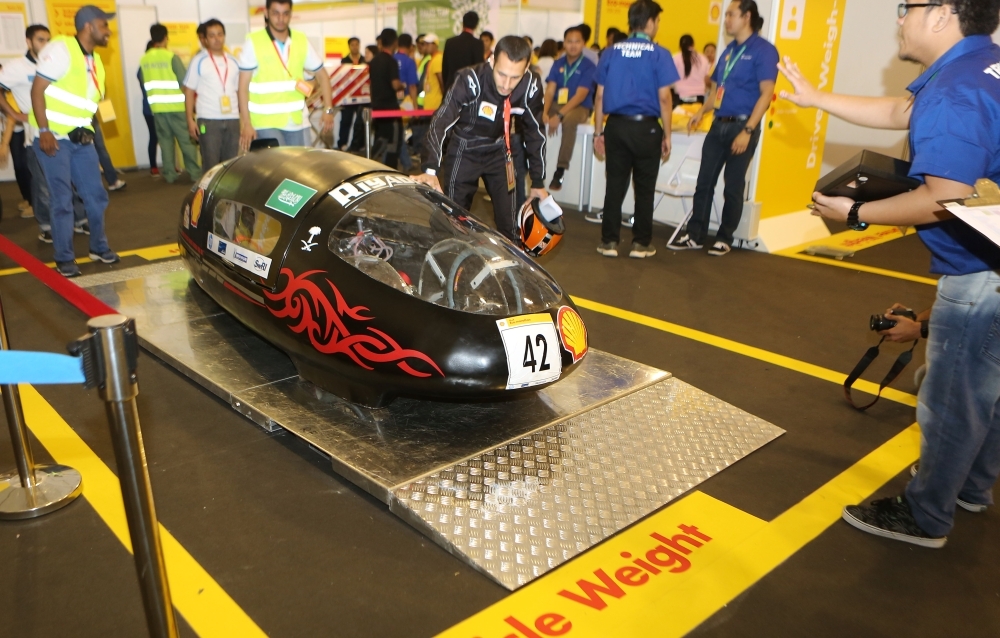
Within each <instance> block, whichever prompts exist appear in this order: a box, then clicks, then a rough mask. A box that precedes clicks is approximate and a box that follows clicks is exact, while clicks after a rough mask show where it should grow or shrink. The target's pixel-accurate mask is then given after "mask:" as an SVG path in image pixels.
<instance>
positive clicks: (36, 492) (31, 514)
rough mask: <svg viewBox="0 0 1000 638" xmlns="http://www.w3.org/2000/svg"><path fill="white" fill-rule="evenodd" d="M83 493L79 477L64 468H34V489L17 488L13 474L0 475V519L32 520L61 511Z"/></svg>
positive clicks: (49, 466)
mask: <svg viewBox="0 0 1000 638" xmlns="http://www.w3.org/2000/svg"><path fill="white" fill-rule="evenodd" d="M82 492H83V477H81V476H80V473H79V472H77V471H76V470H74V469H73V468H71V467H66V466H65V465H36V466H35V487H21V478H20V477H19V476H18V474H17V472H8V473H6V474H0V519H2V520H18V519H23V518H35V517H36V516H41V515H43V514H48V513H49V512H54V511H56V510H57V509H60V508H62V507H65V506H66V505H69V504H70V503H72V502H73V500H74V499H75V498H76V497H77V496H79V495H80V494H81V493H82Z"/></svg>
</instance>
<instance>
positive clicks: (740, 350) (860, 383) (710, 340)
mask: <svg viewBox="0 0 1000 638" xmlns="http://www.w3.org/2000/svg"><path fill="white" fill-rule="evenodd" d="M573 301H574V302H575V303H576V305H577V306H579V307H580V308H585V309H587V310H593V311H594V312H600V313H602V314H606V315H610V316H612V317H616V318H618V319H624V320H625V321H631V322H633V323H637V324H640V325H643V326H647V327H649V328H654V329H656V330H662V331H663V332H669V333H670V334H674V335H677V336H679V337H685V338H687V339H692V340H694V341H699V342H701V343H704V344H707V345H710V346H715V347H716V348H722V349H723V350H729V351H730V352H735V353H737V354H742V355H744V356H747V357H751V358H753V359H758V360H760V361H764V362H767V363H770V364H773V365H776V366H780V367H782V368H787V369H789V370H794V371H796V372H801V373H802V374H807V375H809V376H811V377H816V378H817V379H823V380H824V381H829V382H831V383H836V384H837V385H844V380H845V379H846V378H847V375H846V374H844V373H842V372H837V371H836V370H830V369H829V368H824V367H821V366H817V365H813V364H811V363H806V362H805V361H799V360H798V359H793V358H792V357H786V356H784V355H780V354H776V353H774V352H770V351H768V350H763V349H761V348H755V347H754V346H748V345H746V344H745V343H740V342H739V341H733V340H731V339H725V338H723V337H717V336H715V335H713V334H709V333H707V332H702V331H701V330H694V329H693V328H686V327H684V326H681V325H678V324H676V323H670V322H669V321H663V320H662V319H655V318H653V317H647V316H646V315H640V314H639V313H636V312H631V311H629V310H622V309H621V308H616V307H614V306H608V305H606V304H602V303H598V302H596V301H590V300H589V299H581V298H580V297H573ZM854 388H855V389H856V390H860V391H862V392H867V393H868V394H877V393H878V384H877V383H872V382H871V381H865V380H863V379H858V380H857V382H855V384H854ZM882 396H883V397H884V398H886V399H889V400H890V401H895V402H897V403H902V404H904V405H909V406H912V407H916V405H917V397H916V396H914V395H912V394H909V393H907V392H901V391H899V390H895V389H893V388H886V389H885V390H884V391H883V392H882Z"/></svg>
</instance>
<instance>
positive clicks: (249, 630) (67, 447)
mask: <svg viewBox="0 0 1000 638" xmlns="http://www.w3.org/2000/svg"><path fill="white" fill-rule="evenodd" d="M20 389H21V400H22V403H23V405H24V415H25V420H26V421H27V423H28V427H29V428H30V429H31V431H32V433H34V435H35V437H36V438H37V439H38V441H39V442H40V443H41V444H42V445H43V446H44V447H45V449H46V450H48V452H49V455H50V456H51V457H52V459H53V460H54V461H55V462H56V463H61V464H63V465H68V466H70V467H72V468H75V469H76V470H77V471H79V472H80V474H81V475H82V476H83V496H84V498H85V499H87V502H89V503H90V505H91V506H92V507H93V508H94V510H95V511H96V512H97V514H98V515H99V516H100V517H101V519H102V520H103V521H104V523H105V524H106V525H107V526H108V527H109V528H111V531H112V532H113V533H114V535H115V536H116V537H117V538H118V540H119V541H120V542H121V544H122V545H124V546H125V548H126V549H127V550H128V551H129V552H131V551H132V543H131V541H130V539H129V532H128V523H127V521H126V519H125V506H124V504H123V503H122V496H121V487H120V485H119V483H118V477H116V476H115V474H114V473H113V472H112V471H111V469H110V468H109V467H108V466H107V465H105V464H104V462H103V461H101V459H100V458H99V457H98V456H97V455H96V454H94V451H93V450H91V449H90V447H89V446H88V445H87V444H86V443H85V442H84V441H83V439H81V438H80V437H79V436H78V435H77V434H76V432H74V431H73V429H72V428H71V427H70V426H69V424H67V423H66V421H64V420H63V418H62V417H61V416H59V413H58V412H56V411H55V409H54V408H53V407H52V406H51V405H50V404H49V403H48V401H46V400H45V399H44V398H43V397H42V395H40V394H39V393H38V391H37V390H35V389H34V388H33V387H32V386H30V385H21V386H20ZM54 516H58V514H55V515H54ZM160 540H161V543H162V545H163V556H164V561H165V562H166V566H167V579H168V581H169V583H170V593H171V595H172V596H173V601H174V607H176V609H177V611H178V612H180V614H181V615H182V616H183V617H184V620H186V621H187V622H188V624H189V625H191V627H192V628H193V629H194V631H195V633H197V634H198V635H199V636H201V637H202V638H212V637H218V638H229V637H231V636H240V637H241V638H242V637H254V636H266V634H265V633H264V632H263V631H262V630H261V629H260V627H258V626H257V625H256V624H255V623H254V621H253V620H252V619H251V618H250V616H248V615H247V614H246V612H244V611H243V610H242V609H241V608H240V606H239V605H237V604H236V602H235V601H234V600H233V599H232V598H231V597H230V596H229V594H227V593H226V592H225V590H224V589H222V587H220V586H219V584H218V583H217V582H216V581H215V579H213V578H212V576H211V575H210V574H209V573H208V572H206V571H205V569H204V568H203V567H202V566H201V565H199V564H198V561H196V560H195V559H194V557H192V556H191V554H189V553H188V551H187V550H186V549H184V547H183V546H182V545H181V544H180V543H179V542H178V541H177V539H176V538H174V536H173V535H172V534H171V533H170V532H168V531H167V529H166V528H165V527H163V525H162V524H161V525H160ZM138 586H139V585H138V581H136V587H138Z"/></svg>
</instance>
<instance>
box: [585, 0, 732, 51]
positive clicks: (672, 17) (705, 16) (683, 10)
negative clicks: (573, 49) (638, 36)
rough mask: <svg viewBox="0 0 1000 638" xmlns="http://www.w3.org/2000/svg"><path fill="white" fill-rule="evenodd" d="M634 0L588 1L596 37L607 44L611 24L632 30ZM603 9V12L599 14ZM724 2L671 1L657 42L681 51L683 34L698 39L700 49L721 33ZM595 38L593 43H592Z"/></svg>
mask: <svg viewBox="0 0 1000 638" xmlns="http://www.w3.org/2000/svg"><path fill="white" fill-rule="evenodd" d="M633 1H634V0H584V6H583V21H584V22H586V23H587V24H589V25H592V26H593V27H594V35H593V36H592V37H593V40H596V41H597V43H598V44H600V45H601V46H602V47H603V46H604V44H605V42H604V34H605V33H606V32H607V30H608V29H610V28H611V27H617V28H618V29H619V30H620V31H628V8H629V6H630V5H631V4H632V2H633ZM598 10H600V15H598ZM721 15H722V3H721V2H720V1H719V0H686V1H685V2H674V3H671V5H670V9H669V11H667V12H664V13H663V14H662V17H661V19H660V30H659V31H658V32H657V33H656V42H657V44H659V45H660V46H663V47H666V48H667V49H669V50H670V52H671V53H677V51H678V50H679V49H678V46H679V44H680V39H681V36H682V35H685V34H688V35H690V36H691V37H693V38H694V45H695V47H696V48H697V50H698V51H701V50H702V47H704V46H705V45H706V44H708V43H709V42H715V41H716V39H717V38H718V36H719V21H720V19H721ZM592 43H593V41H592V42H591V44H592Z"/></svg>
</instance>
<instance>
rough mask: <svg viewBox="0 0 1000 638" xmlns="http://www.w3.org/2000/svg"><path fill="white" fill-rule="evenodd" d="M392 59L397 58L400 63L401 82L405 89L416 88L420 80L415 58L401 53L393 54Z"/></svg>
mask: <svg viewBox="0 0 1000 638" xmlns="http://www.w3.org/2000/svg"><path fill="white" fill-rule="evenodd" d="M392 57H394V58H396V62H398V63H399V81H400V82H402V83H403V88H404V89H409V88H410V87H411V86H416V85H417V82H418V81H419V80H418V79H417V63H416V62H414V61H413V58H411V57H410V56H408V55H406V54H405V53H400V52H399V51H396V52H395V53H393V54H392Z"/></svg>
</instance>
